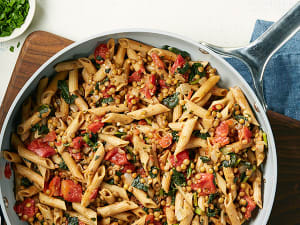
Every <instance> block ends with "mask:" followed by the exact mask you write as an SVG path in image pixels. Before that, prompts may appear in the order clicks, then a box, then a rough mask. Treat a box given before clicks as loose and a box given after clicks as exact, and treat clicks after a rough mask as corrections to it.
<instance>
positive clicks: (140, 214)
mask: <svg viewBox="0 0 300 225" xmlns="http://www.w3.org/2000/svg"><path fill="white" fill-rule="evenodd" d="M131 212H133V213H134V214H135V215H136V216H138V217H143V216H145V215H147V213H146V212H145V211H144V210H142V209H141V208H136V209H133V210H131Z"/></svg>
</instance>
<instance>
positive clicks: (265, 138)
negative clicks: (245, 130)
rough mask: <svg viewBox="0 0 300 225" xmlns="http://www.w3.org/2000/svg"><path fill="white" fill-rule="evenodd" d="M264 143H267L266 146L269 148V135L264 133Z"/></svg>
mask: <svg viewBox="0 0 300 225" xmlns="http://www.w3.org/2000/svg"><path fill="white" fill-rule="evenodd" d="M262 136H263V139H264V142H265V146H266V147H268V138H267V134H266V133H265V132H263V134H262Z"/></svg>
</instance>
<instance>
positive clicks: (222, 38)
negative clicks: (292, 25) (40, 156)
mask: <svg viewBox="0 0 300 225" xmlns="http://www.w3.org/2000/svg"><path fill="white" fill-rule="evenodd" d="M297 1H298V0H226V1H224V0H208V1H207V0H206V1H204V0H185V1H182V0H181V1H179V0H106V1H103V0H37V9H36V14H35V17H34V19H33V22H32V24H31V26H30V27H29V29H28V30H27V31H26V32H25V33H24V34H23V35H22V36H20V37H18V38H16V39H14V40H11V41H8V42H5V43H0V102H2V99H3V97H4V94H5V91H6V88H7V85H8V83H9V80H10V76H11V73H12V71H13V69H14V65H15V62H16V60H17V57H18V55H19V51H20V49H21V46H22V44H23V42H24V40H25V38H26V37H27V35H28V34H30V33H31V32H33V31H36V30H44V31H48V32H52V33H54V34H57V35H61V36H63V37H66V38H69V39H72V40H75V41H77V40H80V39H82V38H85V37H88V36H91V35H93V34H97V33H100V32H103V31H106V30H112V29H117V28H129V27H130V28H133V27H134V28H155V29H160V30H165V31H169V32H173V33H178V34H181V35H184V36H187V37H190V38H192V39H194V40H203V41H206V42H210V43H213V44H216V45H221V46H228V47H229V46H241V45H245V44H247V43H248V42H249V40H250V37H251V33H252V30H253V27H254V24H255V21H256V20H257V19H264V20H269V21H276V20H278V19H279V18H280V17H281V16H282V15H283V14H284V13H285V12H287V10H289V9H290V8H291V7H292V6H293V5H294V4H295V3H296V2H297ZM18 42H20V43H21V46H20V47H19V48H16V46H17V43H18ZM10 46H15V51H14V52H10V51H9V47H10Z"/></svg>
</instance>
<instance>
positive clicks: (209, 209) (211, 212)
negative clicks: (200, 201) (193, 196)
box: [207, 207, 221, 217]
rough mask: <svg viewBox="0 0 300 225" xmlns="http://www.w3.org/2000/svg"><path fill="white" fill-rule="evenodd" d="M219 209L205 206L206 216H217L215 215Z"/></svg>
mask: <svg viewBox="0 0 300 225" xmlns="http://www.w3.org/2000/svg"><path fill="white" fill-rule="evenodd" d="M220 211H221V210H220V209H218V208H216V207H215V208H214V209H211V208H209V207H208V208H207V216H208V217H214V216H217V215H219V213H220Z"/></svg>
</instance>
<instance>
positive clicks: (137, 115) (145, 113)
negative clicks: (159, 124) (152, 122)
mask: <svg viewBox="0 0 300 225" xmlns="http://www.w3.org/2000/svg"><path fill="white" fill-rule="evenodd" d="M169 111H170V109H169V108H167V107H166V106H164V105H162V104H155V105H149V106H148V107H146V108H142V109H138V110H135V111H132V112H130V113H127V115H128V116H129V117H131V118H133V119H135V120H141V119H145V118H147V117H150V116H155V115H158V114H161V113H164V112H169Z"/></svg>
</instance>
